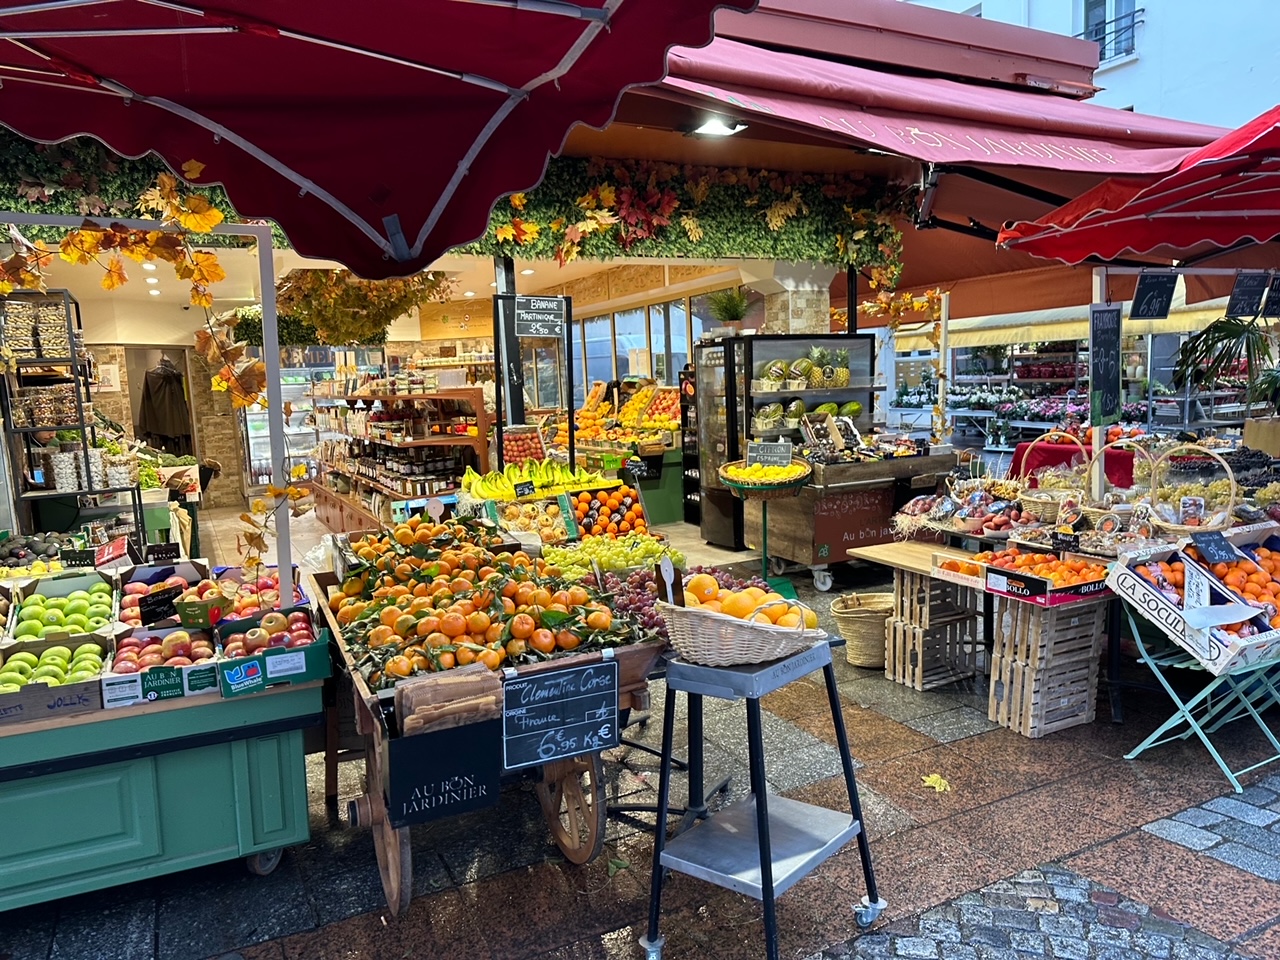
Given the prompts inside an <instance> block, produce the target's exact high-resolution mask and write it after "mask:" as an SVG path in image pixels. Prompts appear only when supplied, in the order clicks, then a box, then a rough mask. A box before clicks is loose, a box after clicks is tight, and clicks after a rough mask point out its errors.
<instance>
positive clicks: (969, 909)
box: [808, 865, 1240, 960]
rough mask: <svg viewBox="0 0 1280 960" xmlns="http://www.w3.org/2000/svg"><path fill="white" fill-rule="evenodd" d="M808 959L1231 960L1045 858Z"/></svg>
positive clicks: (1188, 931)
mask: <svg viewBox="0 0 1280 960" xmlns="http://www.w3.org/2000/svg"><path fill="white" fill-rule="evenodd" d="M898 927H899V929H896V930H893V931H885V932H878V933H875V932H873V933H869V934H867V935H865V936H862V937H858V938H857V939H855V940H851V941H849V942H848V943H846V944H843V945H841V946H839V947H835V948H832V949H829V950H824V951H823V952H821V953H815V954H813V955H812V956H811V957H809V958H808V960H846V958H851V957H858V958H864V957H865V958H868V960H872V958H909V960H1015V958H1016V960H1022V958H1030V957H1044V958H1053V960H1141V958H1159V960H1236V958H1237V957H1239V956H1240V955H1239V954H1238V953H1236V952H1235V951H1234V950H1233V949H1232V948H1231V947H1230V946H1229V945H1227V944H1225V943H1222V942H1221V941H1219V940H1215V939H1214V938H1213V937H1210V936H1207V935H1205V934H1203V933H1200V932H1198V931H1196V930H1194V929H1192V928H1190V927H1188V926H1187V925H1185V924H1182V923H1179V922H1178V921H1176V920H1174V919H1173V918H1172V917H1170V916H1169V915H1168V914H1166V913H1164V912H1163V911H1160V910H1153V909H1151V908H1150V907H1148V906H1146V905H1145V904H1142V903H1138V902H1137V901H1135V900H1131V899H1129V898H1127V897H1123V896H1121V895H1120V894H1119V893H1117V892H1116V891H1115V890H1111V889H1108V888H1107V887H1104V886H1103V885H1102V884H1099V883H1094V882H1092V881H1090V880H1087V879H1086V878H1084V877H1082V876H1080V875H1079V874H1077V873H1072V872H1071V871H1070V870H1065V869H1063V868H1061V867H1057V866H1052V865H1045V866H1041V867H1040V868H1038V869H1035V870H1023V871H1022V872H1021V873H1018V874H1017V875H1015V876H1013V877H1010V878H1009V879H1008V880H1000V881H998V882H996V883H993V884H990V885H989V886H986V887H984V888H982V889H981V890H978V891H975V892H973V893H966V894H964V895H963V896H960V897H957V898H956V899H954V900H952V901H951V902H949V903H946V904H944V905H942V906H939V907H934V908H933V909H932V910H927V911H925V912H924V913H923V914H921V916H920V917H919V918H918V919H917V920H915V921H912V922H908V923H904V924H899V925H898Z"/></svg>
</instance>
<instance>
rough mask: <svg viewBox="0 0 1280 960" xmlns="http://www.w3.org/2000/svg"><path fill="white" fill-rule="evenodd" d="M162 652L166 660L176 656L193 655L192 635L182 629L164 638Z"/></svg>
mask: <svg viewBox="0 0 1280 960" xmlns="http://www.w3.org/2000/svg"><path fill="white" fill-rule="evenodd" d="M160 646H161V650H160V652H161V653H162V654H163V655H164V658H165V659H166V660H172V659H173V658H174V657H190V656H191V637H189V636H188V635H187V634H186V633H184V632H183V631H181V630H177V631H175V632H174V633H171V634H169V636H167V637H165V638H164V643H162V644H161V645H160Z"/></svg>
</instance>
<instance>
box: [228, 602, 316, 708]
mask: <svg viewBox="0 0 1280 960" xmlns="http://www.w3.org/2000/svg"><path fill="white" fill-rule="evenodd" d="M269 612H270V611H269ZM294 612H298V611H294ZM303 612H305V613H306V614H307V617H308V620H309V621H310V624H311V629H312V630H313V631H314V633H315V640H314V641H313V642H312V643H310V644H309V645H307V646H300V647H267V648H266V649H264V650H261V651H259V652H257V653H254V654H251V655H249V656H242V657H235V658H221V659H220V662H219V688H220V690H221V692H222V696H223V697H224V698H230V697H240V696H244V695H245V694H249V693H261V692H262V691H263V690H266V689H267V688H268V687H274V686H280V685H288V684H295V683H307V682H309V681H311V680H324V679H326V678H327V677H329V676H330V675H331V674H332V672H333V664H332V661H331V659H330V656H329V631H328V630H327V629H326V628H324V627H322V626H321V625H320V624H319V623H317V622H316V620H315V618H314V617H312V616H311V614H310V612H309V611H303ZM265 616H267V614H265V613H264V614H259V615H257V616H254V617H249V618H247V619H244V620H236V621H229V622H228V621H224V622H223V623H221V624H219V625H218V627H217V628H216V630H215V631H214V635H215V637H216V638H217V641H218V649H219V650H222V649H224V647H225V646H226V645H227V644H228V643H231V642H233V641H232V638H233V637H235V636H237V635H239V634H244V633H247V632H248V631H249V630H250V629H252V628H253V627H256V626H258V625H259V624H260V623H261V622H262V618H263V617H265Z"/></svg>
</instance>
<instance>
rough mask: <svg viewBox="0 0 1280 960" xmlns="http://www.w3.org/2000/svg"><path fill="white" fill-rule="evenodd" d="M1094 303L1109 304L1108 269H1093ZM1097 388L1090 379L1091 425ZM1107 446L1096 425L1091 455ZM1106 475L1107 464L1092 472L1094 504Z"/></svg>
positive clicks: (1100, 500)
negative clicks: (1094, 394)
mask: <svg viewBox="0 0 1280 960" xmlns="http://www.w3.org/2000/svg"><path fill="white" fill-rule="evenodd" d="M1092 302H1093V303H1106V302H1107V268H1106V267H1094V268H1093V301H1092ZM1089 364H1090V366H1091V367H1092V364H1093V324H1092V323H1091V324H1090V325H1089ZM1097 388H1098V385H1097V384H1096V383H1094V382H1093V380H1092V379H1090V381H1089V399H1090V401H1091V402H1090V405H1089V423H1090V424H1093V423H1094V421H1095V417H1094V415H1093V413H1094V411H1093V404H1092V400H1093V393H1094V391H1095V390H1097ZM1106 445H1107V431H1106V429H1105V428H1104V427H1103V426H1101V425H1095V426H1094V427H1093V443H1091V444H1090V448H1091V449H1090V450H1089V453H1090V454H1091V455H1092V456H1095V457H1096V456H1097V455H1098V451H1099V450H1101V449H1102V448H1103V447H1105V446H1106ZM1106 475H1107V466H1106V464H1105V463H1100V464H1098V469H1097V470H1094V471H1092V472H1091V474H1090V476H1089V487H1090V489H1089V498H1090V500H1091V501H1092V502H1093V503H1101V502H1102V497H1103V493H1104V490H1103V488H1104V487H1105V485H1106Z"/></svg>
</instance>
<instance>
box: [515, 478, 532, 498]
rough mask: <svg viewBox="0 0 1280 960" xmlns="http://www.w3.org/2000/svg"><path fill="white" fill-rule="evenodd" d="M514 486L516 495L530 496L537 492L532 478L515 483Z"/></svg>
mask: <svg viewBox="0 0 1280 960" xmlns="http://www.w3.org/2000/svg"><path fill="white" fill-rule="evenodd" d="M515 488H516V496H517V497H532V496H533V495H534V493H535V492H537V488H536V487H534V485H533V481H532V480H522V481H521V482H520V483H517V484H516V485H515Z"/></svg>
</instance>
